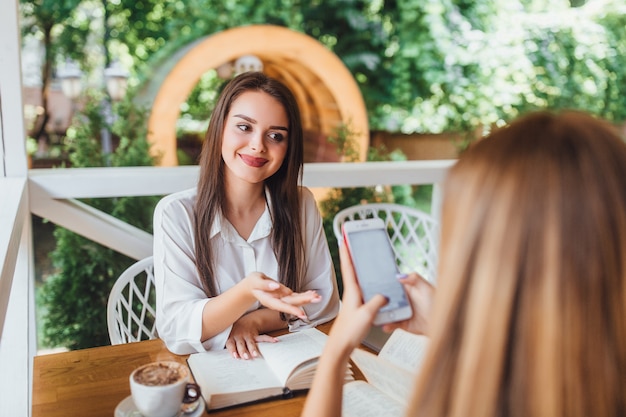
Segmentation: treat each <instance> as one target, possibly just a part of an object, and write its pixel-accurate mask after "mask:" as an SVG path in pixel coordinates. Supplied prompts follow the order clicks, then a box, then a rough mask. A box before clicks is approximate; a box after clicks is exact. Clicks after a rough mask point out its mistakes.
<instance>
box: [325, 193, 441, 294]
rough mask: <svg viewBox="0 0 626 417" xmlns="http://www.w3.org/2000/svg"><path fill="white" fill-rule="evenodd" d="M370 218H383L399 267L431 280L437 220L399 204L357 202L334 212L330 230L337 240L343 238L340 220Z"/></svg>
mask: <svg viewBox="0 0 626 417" xmlns="http://www.w3.org/2000/svg"><path fill="white" fill-rule="evenodd" d="M372 217H380V218H381V219H383V220H384V221H385V223H386V225H387V229H388V232H389V238H390V239H391V243H392V244H393V247H394V251H395V255H396V261H397V262H398V266H399V268H400V270H401V271H402V272H411V271H416V272H418V273H419V274H421V275H422V276H423V277H424V278H426V279H427V280H428V281H430V282H432V283H435V280H436V273H437V251H438V244H439V223H438V222H437V220H435V218H433V217H432V216H430V215H429V214H427V213H424V212H423V211H420V210H418V209H415V208H412V207H408V206H403V205H400V204H393V203H369V204H359V205H355V206H351V207H348V208H345V209H343V210H341V211H340V212H338V213H337V214H336V215H335V217H334V219H333V232H334V233H335V236H336V237H337V241H338V242H341V241H342V240H343V237H342V233H341V226H342V225H343V223H344V222H346V221H349V220H360V219H367V218H372Z"/></svg>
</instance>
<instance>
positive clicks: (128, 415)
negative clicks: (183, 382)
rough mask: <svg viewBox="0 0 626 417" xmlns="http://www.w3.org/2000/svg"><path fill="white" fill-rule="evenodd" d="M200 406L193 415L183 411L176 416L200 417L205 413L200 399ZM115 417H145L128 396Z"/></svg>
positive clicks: (119, 406) (121, 403)
mask: <svg viewBox="0 0 626 417" xmlns="http://www.w3.org/2000/svg"><path fill="white" fill-rule="evenodd" d="M198 401H200V404H198V408H196V411H194V412H193V413H189V414H185V413H183V412H182V411H181V412H180V413H178V414H176V416H175V417H199V416H201V415H202V413H204V400H203V399H202V398H200V399H199V400H198ZM115 417H143V415H142V414H141V413H140V412H139V411H138V410H137V407H135V403H134V402H133V397H132V396H130V395H129V396H128V397H126V398H124V399H123V400H122V401H121V402H120V403H119V404H118V405H117V407H115Z"/></svg>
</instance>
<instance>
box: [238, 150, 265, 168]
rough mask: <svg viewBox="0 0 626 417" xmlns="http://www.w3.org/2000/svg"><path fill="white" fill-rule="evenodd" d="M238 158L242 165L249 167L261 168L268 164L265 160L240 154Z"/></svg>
mask: <svg viewBox="0 0 626 417" xmlns="http://www.w3.org/2000/svg"><path fill="white" fill-rule="evenodd" d="M239 157H240V158H241V160H242V161H243V163H244V164H246V165H249V166H251V167H262V166H263V165H265V164H266V163H267V162H268V160H267V159H265V158H257V157H254V156H251V155H246V154H244V153H240V154H239Z"/></svg>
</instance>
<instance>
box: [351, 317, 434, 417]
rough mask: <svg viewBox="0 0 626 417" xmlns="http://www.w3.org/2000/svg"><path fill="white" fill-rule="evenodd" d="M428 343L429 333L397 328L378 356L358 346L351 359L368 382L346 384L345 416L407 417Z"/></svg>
mask: <svg viewBox="0 0 626 417" xmlns="http://www.w3.org/2000/svg"><path fill="white" fill-rule="evenodd" d="M427 344H428V338H427V337H426V336H419V335H415V334H413V333H409V332H406V331H404V330H402V329H396V330H394V332H393V333H392V335H391V337H390V338H389V339H388V340H387V342H385V345H384V346H383V348H382V349H381V351H380V353H379V354H378V356H376V355H374V354H372V353H370V352H366V351H364V350H362V349H355V350H354V352H353V353H352V356H351V359H352V361H353V362H354V364H355V365H356V366H357V367H358V368H359V369H360V370H361V372H362V373H363V376H364V377H365V379H366V380H367V382H366V381H352V382H349V383H347V384H345V385H344V387H343V401H342V413H343V414H342V415H343V416H345V417H370V416H371V417H374V416H386V417H396V416H403V415H404V414H405V408H406V406H407V400H408V398H409V397H410V395H411V391H412V389H413V385H414V382H415V376H416V374H417V372H418V370H419V367H420V365H421V363H422V359H423V358H424V354H425V353H426V347H427Z"/></svg>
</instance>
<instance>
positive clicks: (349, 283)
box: [328, 245, 388, 356]
mask: <svg viewBox="0 0 626 417" xmlns="http://www.w3.org/2000/svg"><path fill="white" fill-rule="evenodd" d="M339 256H340V259H341V276H342V278H343V297H342V299H341V301H342V303H341V310H340V311H339V315H338V316H337V318H336V319H335V321H334V323H333V326H332V329H331V332H330V335H329V336H330V338H329V340H328V343H329V344H332V345H333V350H334V351H335V352H336V354H342V355H347V356H349V355H350V353H351V352H352V350H353V349H354V348H355V347H356V346H358V345H359V344H360V343H361V341H362V340H363V339H364V338H365V336H366V335H367V332H368V331H369V329H370V327H371V326H372V323H373V321H374V318H375V317H376V314H377V313H378V310H380V309H381V308H382V307H383V306H384V305H385V304H387V302H388V300H387V299H386V298H385V297H384V296H382V295H380V294H379V295H376V296H375V297H373V298H372V299H371V300H369V301H368V302H367V303H365V304H363V301H362V298H363V297H362V295H361V290H360V288H359V286H358V284H357V280H356V274H355V272H354V267H353V265H352V261H351V259H350V255H349V254H348V250H347V248H346V245H341V247H340V248H339Z"/></svg>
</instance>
